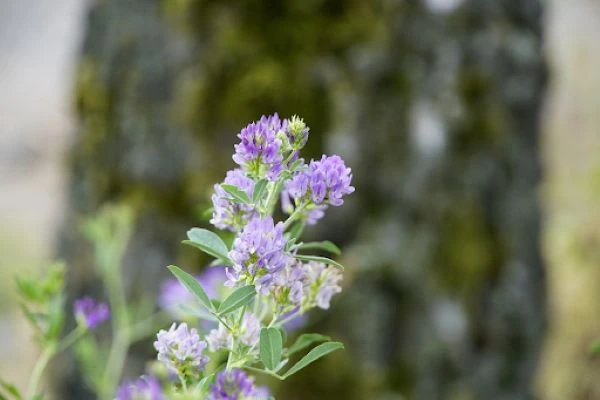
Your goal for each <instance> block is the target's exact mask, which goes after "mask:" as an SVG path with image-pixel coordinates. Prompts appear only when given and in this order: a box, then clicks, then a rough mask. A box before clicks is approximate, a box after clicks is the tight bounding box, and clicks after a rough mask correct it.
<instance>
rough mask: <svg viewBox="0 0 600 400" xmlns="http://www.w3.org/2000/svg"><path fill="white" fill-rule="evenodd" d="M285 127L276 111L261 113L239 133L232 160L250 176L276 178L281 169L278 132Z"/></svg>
mask: <svg viewBox="0 0 600 400" xmlns="http://www.w3.org/2000/svg"><path fill="white" fill-rule="evenodd" d="M286 128H287V121H285V120H284V121H282V120H280V119H279V116H278V115H277V113H275V114H274V115H270V116H268V117H266V116H264V115H263V116H262V118H261V119H260V120H259V121H256V122H252V123H251V124H249V125H248V126H246V127H245V128H243V129H242V131H241V132H240V133H239V135H238V137H239V138H240V139H241V142H240V143H239V144H236V145H235V154H234V155H233V161H235V162H236V163H237V164H238V165H240V166H241V167H242V168H243V169H244V170H245V171H247V172H248V173H249V174H250V175H252V176H255V177H261V178H262V177H267V178H268V179H270V180H277V178H278V177H279V175H280V173H281V171H282V170H283V165H282V163H283V155H282V151H281V146H282V143H281V140H280V139H279V138H278V133H279V132H280V131H283V132H285V130H286Z"/></svg>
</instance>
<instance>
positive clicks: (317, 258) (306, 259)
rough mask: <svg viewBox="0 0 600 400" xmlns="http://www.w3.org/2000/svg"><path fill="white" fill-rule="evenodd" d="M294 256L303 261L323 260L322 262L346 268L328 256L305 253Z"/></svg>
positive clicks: (338, 267)
mask: <svg viewBox="0 0 600 400" xmlns="http://www.w3.org/2000/svg"><path fill="white" fill-rule="evenodd" d="M294 258H296V259H298V260H303V261H316V262H321V263H324V264H329V265H333V266H334V267H336V268H337V269H341V270H342V271H343V270H344V266H343V265H342V264H340V263H338V262H337V261H333V260H332V259H330V258H327V257H321V256H305V255H304V254H296V255H295V256H294Z"/></svg>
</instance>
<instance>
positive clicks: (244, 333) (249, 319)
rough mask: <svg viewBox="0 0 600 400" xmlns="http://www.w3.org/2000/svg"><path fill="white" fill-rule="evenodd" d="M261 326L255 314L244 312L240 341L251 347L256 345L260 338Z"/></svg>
mask: <svg viewBox="0 0 600 400" xmlns="http://www.w3.org/2000/svg"><path fill="white" fill-rule="evenodd" d="M260 328H261V326H260V321H259V320H258V318H256V316H255V315H254V314H252V313H250V312H247V313H246V314H244V318H243V319H242V326H241V328H240V334H239V339H240V342H241V343H242V344H244V345H246V346H249V347H252V346H254V345H256V344H257V343H258V340H259V338H260Z"/></svg>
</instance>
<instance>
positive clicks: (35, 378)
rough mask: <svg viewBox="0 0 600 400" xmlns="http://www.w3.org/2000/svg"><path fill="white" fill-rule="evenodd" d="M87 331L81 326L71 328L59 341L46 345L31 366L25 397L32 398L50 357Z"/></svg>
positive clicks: (66, 347) (70, 344) (67, 346)
mask: <svg viewBox="0 0 600 400" xmlns="http://www.w3.org/2000/svg"><path fill="white" fill-rule="evenodd" d="M86 333H87V330H86V329H83V328H81V327H77V328H75V329H73V330H72V331H71V332H69V334H68V335H67V336H65V337H64V338H63V339H62V340H61V341H60V342H59V343H52V344H50V345H48V346H47V347H46V349H45V350H44V351H43V352H42V354H41V355H40V357H39V358H38V360H37V362H36V364H35V366H34V367H33V372H32V373H31V379H30V380H29V385H28V386H27V398H28V399H33V397H34V396H35V395H36V394H37V393H36V392H37V388H38V386H39V384H40V380H41V379H42V375H43V374H44V371H45V369H46V367H47V366H48V363H49V362H50V360H52V357H54V356H55V355H57V354H58V353H61V352H63V351H64V350H66V349H68V348H69V347H71V346H72V345H73V344H74V343H75V342H77V341H78V340H79V339H81V338H82V337H83V336H84V335H85V334H86Z"/></svg>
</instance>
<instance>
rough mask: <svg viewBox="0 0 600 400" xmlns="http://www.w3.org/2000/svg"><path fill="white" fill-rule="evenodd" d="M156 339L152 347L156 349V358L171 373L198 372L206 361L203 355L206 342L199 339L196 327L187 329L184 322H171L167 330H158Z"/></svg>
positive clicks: (206, 358)
mask: <svg viewBox="0 0 600 400" xmlns="http://www.w3.org/2000/svg"><path fill="white" fill-rule="evenodd" d="M156 339H157V340H156V341H155V342H154V348H155V349H156V350H157V351H158V360H159V361H161V362H162V363H163V364H165V366H166V367H167V369H169V371H171V372H173V373H176V374H180V375H185V374H186V373H194V372H199V371H200V370H202V369H204V367H205V366H206V364H207V363H208V357H207V356H206V355H204V349H206V346H207V345H206V342H205V341H203V340H200V336H199V335H198V331H197V330H196V329H188V326H187V324H186V323H182V324H180V325H179V326H177V324H176V323H173V325H171V328H170V329H169V330H168V331H165V330H160V331H159V332H158V334H157V335H156Z"/></svg>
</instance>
